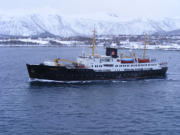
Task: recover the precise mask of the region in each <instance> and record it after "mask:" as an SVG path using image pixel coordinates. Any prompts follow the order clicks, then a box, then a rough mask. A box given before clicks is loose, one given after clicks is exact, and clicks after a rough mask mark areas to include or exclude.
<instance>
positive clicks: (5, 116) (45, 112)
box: [0, 48, 180, 135]
mask: <svg viewBox="0 0 180 135" xmlns="http://www.w3.org/2000/svg"><path fill="white" fill-rule="evenodd" d="M82 50H83V48H0V134H1V135H46V134H48V135H49V134H50V135H61V134H65V135H119V134H122V135H179V134H180V60H179V59H180V52H179V51H163V50H152V51H148V52H147V53H148V54H150V55H152V56H154V57H158V58H159V59H160V60H167V61H168V62H169V70H168V73H167V78H165V79H153V80H137V81H105V82H89V83H73V84H72V83H66V84H62V83H37V82H35V83H30V82H29V78H28V74H27V71H26V67H25V64H26V63H40V62H42V61H44V60H45V59H53V58H56V57H64V58H67V59H71V60H73V59H74V58H75V57H76V56H77V55H79V54H80V52H81V51H82ZM98 50H99V52H101V53H103V52H104V50H103V48H98ZM139 52H142V51H139Z"/></svg>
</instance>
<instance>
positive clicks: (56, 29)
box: [0, 14, 180, 37]
mask: <svg viewBox="0 0 180 135" xmlns="http://www.w3.org/2000/svg"><path fill="white" fill-rule="evenodd" d="M94 25H95V27H96V29H97V32H98V33H97V34H98V35H119V34H128V35H129V34H130V35H140V34H144V33H149V34H153V33H157V32H167V31H173V30H177V29H180V18H179V19H178V18H176V19H173V18H165V19H160V20H153V19H135V20H128V21H122V20H121V19H120V18H119V17H118V16H116V15H112V14H110V15H105V16H103V15H102V16H99V17H98V16H95V17H94V16H85V17H84V16H83V17H82V16H81V17H80V16H63V15H56V14H53V15H38V14H32V15H24V16H22V15H21V16H3V15H0V35H12V36H33V35H40V34H43V33H49V34H52V35H58V36H65V37H68V36H79V35H85V36H88V35H91V34H92V29H93V27H94Z"/></svg>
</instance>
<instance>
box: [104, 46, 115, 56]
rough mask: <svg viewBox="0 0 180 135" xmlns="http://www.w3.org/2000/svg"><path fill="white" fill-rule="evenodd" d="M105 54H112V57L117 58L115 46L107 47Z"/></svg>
mask: <svg viewBox="0 0 180 135" xmlns="http://www.w3.org/2000/svg"><path fill="white" fill-rule="evenodd" d="M106 56H112V57H113V58H117V57H118V56H117V48H112V47H107V48H106Z"/></svg>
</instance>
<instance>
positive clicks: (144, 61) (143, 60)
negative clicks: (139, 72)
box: [138, 58, 150, 63]
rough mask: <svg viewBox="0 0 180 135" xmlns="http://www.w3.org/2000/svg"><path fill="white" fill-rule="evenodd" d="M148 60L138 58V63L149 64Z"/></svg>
mask: <svg viewBox="0 0 180 135" xmlns="http://www.w3.org/2000/svg"><path fill="white" fill-rule="evenodd" d="M149 62H150V60H149V59H140V58H138V63H149Z"/></svg>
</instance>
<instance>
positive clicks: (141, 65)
mask: <svg viewBox="0 0 180 135" xmlns="http://www.w3.org/2000/svg"><path fill="white" fill-rule="evenodd" d="M95 32H96V31H95V30H94V31H93V42H92V45H91V47H90V48H91V49H92V53H91V54H90V55H86V54H85V53H82V55H80V56H78V57H77V59H76V61H71V60H67V59H63V58H55V59H54V60H51V61H44V62H43V63H41V64H26V66H27V70H28V73H29V78H30V80H32V81H33V80H38V81H40V80H47V81H63V82H64V81H93V80H129V79H130V80H131V79H148V78H162V77H163V78H164V77H166V72H167V70H168V66H167V62H158V61H157V60H156V59H154V58H148V57H146V40H145V43H144V54H143V57H137V56H136V54H135V53H133V54H131V55H130V56H124V54H122V53H121V54H120V56H118V48H117V47H112V46H107V47H106V53H105V55H98V54H95ZM65 62H66V63H69V64H64V63H65Z"/></svg>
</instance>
